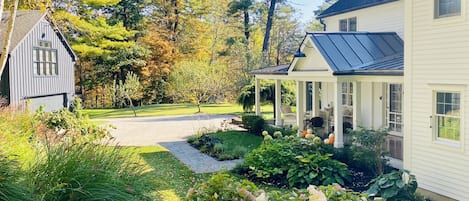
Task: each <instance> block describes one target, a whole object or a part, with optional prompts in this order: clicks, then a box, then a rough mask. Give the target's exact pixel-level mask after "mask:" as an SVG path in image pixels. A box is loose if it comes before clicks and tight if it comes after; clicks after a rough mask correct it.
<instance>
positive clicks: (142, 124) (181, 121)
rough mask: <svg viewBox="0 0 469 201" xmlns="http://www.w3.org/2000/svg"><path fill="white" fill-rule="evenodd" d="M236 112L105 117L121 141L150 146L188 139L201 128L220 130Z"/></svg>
mask: <svg viewBox="0 0 469 201" xmlns="http://www.w3.org/2000/svg"><path fill="white" fill-rule="evenodd" d="M233 117H235V116H234V115H211V114H210V115H207V114H199V115H183V116H163V117H132V118H112V119H103V120H105V121H107V122H109V123H110V124H112V125H113V126H115V127H116V129H112V130H111V133H112V135H113V136H114V137H115V138H116V141H117V142H118V143H119V145H124V146H148V145H156V144H157V143H160V142H176V141H185V138H187V137H188V136H191V135H194V134H196V133H197V132H198V131H199V130H201V129H210V130H216V128H219V127H220V126H221V123H222V122H223V121H224V120H230V119H231V118H233Z"/></svg>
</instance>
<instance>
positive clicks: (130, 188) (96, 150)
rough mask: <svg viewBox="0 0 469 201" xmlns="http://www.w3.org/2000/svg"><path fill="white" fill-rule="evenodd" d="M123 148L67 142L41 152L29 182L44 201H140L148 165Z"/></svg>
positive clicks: (51, 146)
mask: <svg viewBox="0 0 469 201" xmlns="http://www.w3.org/2000/svg"><path fill="white" fill-rule="evenodd" d="M135 157H136V155H134V154H133V153H131V152H124V151H123V150H121V148H119V147H105V146H102V145H96V144H93V143H89V142H86V143H80V142H77V141H74V140H66V141H63V142H60V143H58V144H54V145H51V144H48V145H46V146H44V147H43V149H40V150H39V152H38V154H37V156H36V159H35V160H34V161H33V162H32V164H31V168H30V170H29V171H30V172H29V174H28V180H29V182H30V185H31V186H33V187H34V192H35V193H36V194H37V196H38V197H40V198H41V199H43V200H89V199H94V200H140V199H145V197H144V196H143V194H144V192H145V191H144V189H145V177H144V176H143V173H144V171H145V170H146V168H147V167H146V166H145V165H144V164H143V163H141V162H139V160H138V159H137V158H135Z"/></svg>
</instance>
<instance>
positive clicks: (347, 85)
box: [342, 82, 353, 106]
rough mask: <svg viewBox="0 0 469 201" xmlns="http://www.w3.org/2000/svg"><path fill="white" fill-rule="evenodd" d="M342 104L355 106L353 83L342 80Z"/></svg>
mask: <svg viewBox="0 0 469 201" xmlns="http://www.w3.org/2000/svg"><path fill="white" fill-rule="evenodd" d="M342 105H344V106H353V83H352V82H342Z"/></svg>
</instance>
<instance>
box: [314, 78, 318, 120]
mask: <svg viewBox="0 0 469 201" xmlns="http://www.w3.org/2000/svg"><path fill="white" fill-rule="evenodd" d="M319 111H320V110H319V82H313V117H317V116H319Z"/></svg>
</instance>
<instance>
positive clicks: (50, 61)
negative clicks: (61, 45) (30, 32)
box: [33, 41, 59, 75]
mask: <svg viewBox="0 0 469 201" xmlns="http://www.w3.org/2000/svg"><path fill="white" fill-rule="evenodd" d="M33 61H34V74H35V75H58V74H59V72H58V71H59V70H58V65H57V50H56V49H52V43H51V42H47V41H40V42H39V46H37V47H34V48H33Z"/></svg>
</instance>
